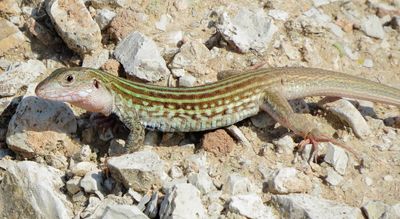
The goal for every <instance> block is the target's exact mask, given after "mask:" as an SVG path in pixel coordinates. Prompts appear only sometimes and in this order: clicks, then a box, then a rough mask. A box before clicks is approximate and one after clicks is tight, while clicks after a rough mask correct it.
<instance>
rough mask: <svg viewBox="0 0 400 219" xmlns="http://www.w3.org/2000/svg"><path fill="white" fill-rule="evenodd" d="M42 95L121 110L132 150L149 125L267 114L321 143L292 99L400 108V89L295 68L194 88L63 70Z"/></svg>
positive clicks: (192, 125) (227, 121)
mask: <svg viewBox="0 0 400 219" xmlns="http://www.w3.org/2000/svg"><path fill="white" fill-rule="evenodd" d="M36 94H37V95H38V96H39V97H43V98H46V99H51V100H58V101H65V102H70V103H71V104H74V105H76V106H78V107H81V108H83V109H86V110H88V111H92V112H100V113H103V114H104V115H109V114H111V113H115V114H116V115H118V116H119V117H120V119H121V120H122V122H124V123H125V124H126V125H127V127H128V128H129V129H130V130H131V132H130V135H129V136H128V140H127V145H128V147H131V148H133V149H132V150H135V149H136V148H137V144H140V142H141V141H142V140H143V139H142V138H143V136H144V134H143V132H144V128H148V129H155V130H159V131H163V132H191V131H202V130H209V129H216V128H220V127H224V126H229V125H231V124H234V123H236V122H238V121H241V120H243V119H245V118H248V117H250V116H253V115H255V114H257V113H258V112H259V111H260V110H264V111H266V112H268V113H269V114H270V115H271V116H272V117H273V118H274V119H275V120H276V121H278V122H279V123H280V124H281V125H283V126H285V127H287V128H289V129H291V130H292V131H293V132H294V133H295V134H297V135H301V136H302V137H305V138H310V139H311V143H313V144H314V143H315V142H316V141H318V140H326V137H325V136H323V135H322V134H320V133H319V132H318V130H316V129H315V128H314V127H315V126H314V124H313V123H312V122H311V121H309V120H308V119H306V118H305V117H304V115H301V114H296V113H294V112H293V110H292V108H291V107H290V105H289V104H288V102H287V100H290V99H296V98H302V97H307V96H334V97H350V98H356V99H363V100H370V101H376V102H382V103H386V104H390V105H395V106H400V89H397V88H393V87H389V86H386V85H383V84H380V83H376V82H373V81H370V80H367V79H363V78H359V77H354V76H351V75H348V74H344V73H338V72H334V71H328V70H322V69H316V68H296V67H294V68H270V69H259V70H251V71H245V72H243V73H240V74H235V75H233V76H230V77H228V78H226V79H223V80H220V81H217V82H215V83H211V84H206V85H202V86H197V87H190V88H182V87H162V86H157V85H151V84H144V83H140V82H133V81H129V80H126V79H123V78H120V77H117V76H114V75H111V74H109V73H106V72H103V71H101V70H95V69H89V68H81V67H76V68H61V69H57V70H55V71H54V72H53V73H52V74H51V75H50V76H49V77H48V78H46V79H45V80H44V81H42V82H41V83H40V84H39V85H38V86H37V87H36ZM328 140H330V139H328Z"/></svg>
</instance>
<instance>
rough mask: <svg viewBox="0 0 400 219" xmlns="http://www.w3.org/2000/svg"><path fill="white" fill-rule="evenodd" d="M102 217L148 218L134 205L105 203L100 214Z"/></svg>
mask: <svg viewBox="0 0 400 219" xmlns="http://www.w3.org/2000/svg"><path fill="white" fill-rule="evenodd" d="M101 218H102V219H115V218H118V219H148V217H147V216H146V215H145V214H143V212H141V211H140V210H139V209H138V208H137V207H136V206H133V205H116V204H115V205H107V207H106V208H105V209H104V212H103V214H102V215H101Z"/></svg>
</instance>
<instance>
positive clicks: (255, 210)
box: [228, 194, 276, 219]
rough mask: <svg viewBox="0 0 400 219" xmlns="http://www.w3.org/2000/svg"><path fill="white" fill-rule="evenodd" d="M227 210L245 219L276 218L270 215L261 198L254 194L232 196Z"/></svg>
mask: <svg viewBox="0 0 400 219" xmlns="http://www.w3.org/2000/svg"><path fill="white" fill-rule="evenodd" d="M228 208H229V211H232V212H234V213H237V214H240V215H243V216H245V217H247V218H260V219H261V218H265V219H272V218H276V216H275V215H274V214H273V213H272V209H271V208H270V207H267V206H265V205H264V204H263V201H262V200H261V198H260V197H259V196H258V195H256V194H247V195H236V196H232V197H231V199H230V201H229V207H228Z"/></svg>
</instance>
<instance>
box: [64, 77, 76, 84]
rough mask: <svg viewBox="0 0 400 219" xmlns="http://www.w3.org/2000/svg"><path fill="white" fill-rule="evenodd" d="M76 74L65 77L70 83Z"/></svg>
mask: <svg viewBox="0 0 400 219" xmlns="http://www.w3.org/2000/svg"><path fill="white" fill-rule="evenodd" d="M74 79H75V78H74V76H73V75H67V76H66V77H65V80H66V81H67V82H68V83H71V82H73V81H74Z"/></svg>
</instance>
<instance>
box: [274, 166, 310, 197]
mask: <svg viewBox="0 0 400 219" xmlns="http://www.w3.org/2000/svg"><path fill="white" fill-rule="evenodd" d="M267 184H268V191H269V192H271V193H275V194H276V193H278V194H286V193H292V192H306V191H309V190H310V189H311V182H310V181H309V178H308V177H305V175H304V174H303V173H301V172H298V171H297V170H296V169H295V168H293V167H283V168H280V169H276V170H275V171H274V172H273V173H272V174H271V175H270V176H269V178H268V179H267Z"/></svg>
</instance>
